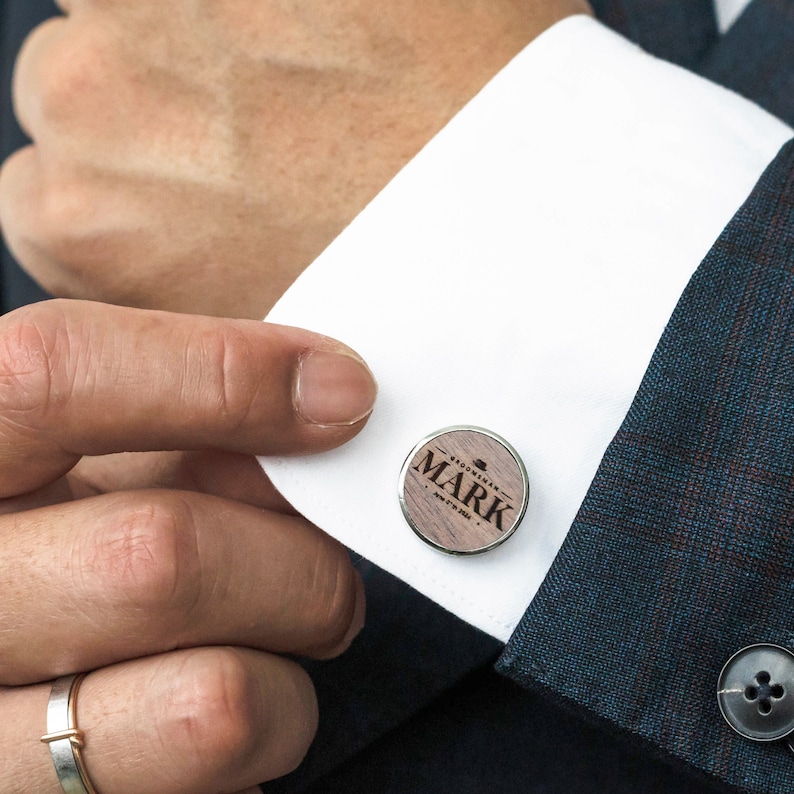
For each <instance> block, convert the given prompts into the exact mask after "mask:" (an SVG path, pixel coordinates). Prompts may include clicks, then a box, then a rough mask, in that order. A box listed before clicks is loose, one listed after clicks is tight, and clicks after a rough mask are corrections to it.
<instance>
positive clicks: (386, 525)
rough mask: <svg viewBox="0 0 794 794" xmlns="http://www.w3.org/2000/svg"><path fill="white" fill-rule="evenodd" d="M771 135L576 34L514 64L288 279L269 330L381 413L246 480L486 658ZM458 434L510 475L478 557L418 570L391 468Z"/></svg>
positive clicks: (443, 559)
mask: <svg viewBox="0 0 794 794" xmlns="http://www.w3.org/2000/svg"><path fill="white" fill-rule="evenodd" d="M791 134H792V132H791V130H790V129H789V128H788V127H786V126H785V125H784V124H782V123H781V122H779V121H777V120H775V119H774V118H772V117H771V116H769V115H768V114H766V113H765V112H764V111H762V110H760V109H758V108H757V107H755V106H754V105H752V104H750V103H748V102H746V101H745V100H743V99H741V98H739V97H737V96H736V95H734V94H732V93H730V92H728V91H726V90H724V89H721V88H719V87H716V86H714V85H712V84H710V83H708V82H706V81H704V80H701V79H699V78H697V77H695V76H693V75H691V74H689V73H688V72H685V71H683V70H681V69H678V68H676V67H673V66H670V65H668V64H665V63H662V62H661V61H658V60H656V59H653V58H651V57H650V56H648V55H646V54H645V53H643V52H642V51H640V50H639V49H637V48H636V47H634V46H633V45H631V44H629V43H627V42H626V41H624V40H623V39H621V38H620V37H618V36H616V35H615V34H614V33H612V32H610V31H609V30H607V29H606V28H605V27H603V26H602V25H601V24H599V23H598V22H596V21H594V20H593V19H591V18H589V17H584V16H579V17H572V18H569V19H567V20H564V21H563V22H561V23H559V24H557V25H555V26H554V27H553V28H552V29H550V30H549V31H547V32H546V33H544V34H543V35H542V36H540V37H539V38H538V39H536V40H535V41H534V42H533V43H531V44H530V45H529V46H528V47H527V48H526V49H525V50H524V51H523V52H522V53H520V54H519V55H518V56H517V57H516V58H515V59H514V60H513V61H512V62H511V63H510V64H509V65H508V66H507V67H506V68H505V69H503V70H502V71H501V72H500V73H499V74H498V75H497V76H496V77H495V78H494V79H493V80H492V81H491V82H490V83H489V84H488V85H487V86H486V87H485V89H484V90H483V91H482V92H481V93H480V94H479V95H478V96H477V97H475V98H474V99H473V100H472V101H471V102H470V103H469V105H467V106H466V107H465V108H464V109H463V110H462V111H461V112H460V113H459V114H458V115H457V116H456V117H455V118H454V119H453V120H452V121H451V122H450V124H449V125H448V126H447V127H446V128H445V129H444V130H442V132H441V133H440V134H439V135H438V136H436V138H434V139H433V140H432V141H431V142H430V143H429V144H428V145H427V146H426V147H425V149H424V150H423V151H422V152H420V153H419V155H418V156H417V157H416V158H415V159H414V160H413V161H412V162H411V163H409V164H408V166H406V168H405V169H404V170H403V171H402V172H401V173H400V174H399V175H398V176H397V177H396V178H395V179H394V180H393V181H392V182H391V183H390V184H389V185H388V186H387V187H386V188H385V190H384V191H383V192H382V193H381V194H380V195H379V196H378V197H377V198H376V199H375V200H374V201H373V202H372V203H371V204H370V205H369V206H368V207H367V208H366V209H365V210H364V212H362V213H361V215H360V216H359V217H358V218H357V219H356V220H355V221H354V222H353V223H352V224H351V226H350V227H349V228H348V229H347V230H346V231H345V232H344V233H343V234H342V235H341V236H340V237H339V238H338V239H337V240H336V241H335V242H334V243H333V244H332V245H331V246H330V247H329V248H328V249H327V250H326V251H325V252H324V253H323V254H322V256H320V257H319V258H318V260H317V261H316V262H315V263H314V264H313V265H312V266H311V267H310V268H309V269H308V270H307V271H306V272H305V273H304V274H303V275H302V276H301V277H300V278H299V279H298V281H297V282H296V283H295V285H294V286H293V287H292V288H291V289H290V290H289V291H288V292H287V294H286V295H285V296H284V298H283V299H282V300H281V301H280V303H279V304H278V305H277V306H276V308H275V309H274V310H273V312H272V313H271V315H270V316H269V318H268V319H269V320H271V321H274V322H279V323H284V324H289V325H298V326H303V327H306V328H310V329H312V330H316V331H320V332H322V333H325V334H328V335H330V336H334V337H337V338H339V339H341V340H343V341H344V342H346V343H347V344H349V345H351V346H352V347H353V348H355V349H356V350H357V351H358V352H359V353H361V354H362V355H363V356H364V358H365V359H366V360H367V361H368V363H369V365H370V366H371V368H372V370H373V372H374V373H375V375H376V377H377V379H378V381H379V385H380V394H379V398H378V402H377V405H376V408H375V411H374V414H373V416H372V418H371V420H370V422H369V424H368V425H367V427H366V428H365V429H364V431H363V432H362V433H361V434H360V435H359V436H358V437H357V438H356V439H354V440H353V441H352V442H351V443H350V444H348V445H346V446H345V447H344V448H342V449H339V450H335V451H333V452H330V453H327V454H323V455H318V456H314V457H308V458H289V459H267V460H265V461H263V463H264V465H265V468H266V470H267V472H268V474H269V475H270V477H271V478H272V480H273V482H274V483H275V485H276V486H277V487H278V488H279V489H280V490H281V491H282V492H283V493H284V495H285V496H286V497H287V498H288V499H289V500H290V501H291V502H292V503H293V504H294V505H295V506H296V507H297V508H298V509H299V510H300V511H301V512H303V513H304V514H305V515H306V516H307V517H308V518H309V519H310V520H312V521H313V522H315V523H316V524H317V525H318V526H320V527H322V528H323V529H325V530H326V531H328V532H330V533H331V534H332V535H334V536H335V537H337V538H338V539H340V540H341V541H342V542H343V543H345V544H347V545H348V546H350V547H351V548H352V549H354V550H355V551H356V552H358V553H360V554H362V555H363V556H364V557H366V558H368V559H370V560H372V561H373V562H375V563H376V564H378V565H380V566H381V567H383V568H386V569H387V570H389V571H391V572H392V573H394V574H395V575H397V576H399V577H400V578H402V579H403V580H405V581H406V582H408V583H409V584H411V585H412V586H414V587H416V588H417V589H418V590H420V591H422V592H423V593H425V594H426V595H428V596H429V597H430V598H433V599H434V600H436V601H437V602H438V603H439V604H441V605H443V606H444V607H446V608H447V609H449V610H451V611H453V612H455V613H456V614H458V615H459V616H460V617H462V618H463V619H465V620H467V621H469V622H470V623H472V624H473V625H475V626H477V627H479V628H480V629H482V630H484V631H486V632H488V633H490V634H491V635H493V636H494V637H497V638H499V639H502V640H506V639H507V638H508V637H509V635H510V634H511V632H512V631H513V629H514V628H515V626H516V624H517V623H518V621H519V620H520V618H521V616H522V614H523V612H524V610H525V609H526V607H527V605H528V604H529V602H530V601H531V599H532V598H533V597H534V595H535V593H536V591H537V589H538V587H539V586H540V584H541V582H542V581H543V578H544V576H545V575H546V572H547V571H548V568H549V566H550V565H551V563H552V561H553V560H554V557H555V555H556V554H557V552H558V551H559V549H560V546H561V545H562V543H563V541H564V539H565V536H566V534H567V532H568V529H569V527H570V526H571V523H572V521H573V519H574V517H575V515H576V512H577V510H578V508H579V506H580V504H581V502H582V500H583V498H584V496H585V493H586V492H587V489H588V487H589V485H590V482H591V481H592V478H593V476H594V474H595V472H596V469H597V467H598V465H599V462H600V461H601V458H602V456H603V454H604V451H605V450H606V447H607V445H608V444H609V442H610V440H611V439H612V437H613V436H614V434H615V432H616V431H617V429H618V427H619V426H620V423H621V422H622V420H623V418H624V416H625V414H626V412H627V410H628V408H629V405H630V403H631V400H632V398H633V396H634V394H635V392H636V390H637V388H638V386H639V383H640V381H641V379H642V376H643V373H644V372H645V369H646V367H647V364H648V362H649V360H650V358H651V355H652V353H653V351H654V348H655V346H656V344H657V341H658V339H659V337H660V335H661V333H662V331H663V330H664V327H665V325H666V323H667V321H668V319H669V317H670V315H671V313H672V311H673V309H674V308H675V305H676V302H677V301H678V299H679V297H680V294H681V292H682V290H683V289H684V287H685V286H686V284H687V281H688V280H689V278H690V277H691V275H692V274H693V273H694V271H695V269H696V268H697V266H698V264H699V263H700V262H701V260H702V259H703V257H704V256H705V255H706V253H707V252H708V250H709V249H710V247H711V246H712V244H713V242H714V241H715V240H716V238H717V237H718V236H719V234H720V232H721V231H722V229H723V228H724V227H725V225H726V224H727V223H728V221H729V220H730V218H731V217H732V215H733V214H734V213H735V212H736V210H737V209H738V208H739V207H740V205H741V204H742V202H743V201H744V199H745V198H746V197H747V195H748V194H749V192H750V191H751V189H752V187H753V186H754V184H755V183H756V181H757V180H758V178H759V176H760V175H761V173H762V171H763V169H764V168H765V167H766V165H767V164H768V163H769V162H770V161H771V159H772V158H773V157H774V155H775V154H776V152H777V151H778V149H779V147H780V146H781V145H782V144H783V143H784V142H785V141H786V140H787V139H788V138H789V137H790V136H791ZM456 424H471V425H477V426H480V427H485V428H487V429H489V430H492V431H494V432H495V433H498V434H499V435H501V436H502V437H504V438H505V439H507V440H508V441H509V442H510V443H511V444H512V445H513V446H514V447H515V448H516V449H517V450H518V452H519V453H520V455H521V457H522V458H523V460H524V462H525V464H526V467H527V470H528V473H529V478H530V483H531V497H530V503H529V508H528V511H527V514H526V517H525V518H524V521H523V523H522V525H521V526H520V527H519V529H518V531H517V532H516V533H515V535H514V536H513V537H511V538H510V539H509V540H508V541H507V542H506V543H505V544H504V545H502V546H500V547H499V548H498V549H496V550H494V551H491V552H488V553H486V554H483V555H480V556H476V557H467V558H460V557H450V556H446V555H444V554H442V553H440V552H438V551H436V550H434V549H432V548H430V547H429V546H426V545H425V544H424V543H423V542H422V541H421V540H420V539H419V538H418V537H417V536H416V535H415V534H414V532H413V531H412V530H411V529H410V527H409V526H408V524H407V523H406V521H405V519H404V517H403V515H402V512H401V510H400V506H399V503H398V498H397V482H398V477H399V473H400V469H401V466H402V464H403V461H404V459H405V457H406V456H407V455H408V453H409V452H410V450H411V449H412V447H413V446H414V445H415V444H416V443H417V442H418V441H419V440H420V439H422V438H423V437H425V436H426V435H428V434H429V433H431V432H433V431H435V430H438V429H440V428H443V427H446V426H449V425H456Z"/></svg>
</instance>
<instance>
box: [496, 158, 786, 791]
mask: <svg viewBox="0 0 794 794" xmlns="http://www.w3.org/2000/svg"><path fill="white" fill-rule="evenodd" d="M793 272H794V144H788V145H786V146H785V147H784V149H783V150H782V151H781V152H780V154H779V156H778V157H777V159H776V160H775V161H774V162H773V163H772V165H771V166H770V167H769V168H768V169H767V171H766V173H765V174H764V175H763V177H762V179H761V181H760V182H759V183H758V185H757V187H756V188H755V190H754V191H753V193H752V195H751V196H750V197H749V199H748V200H747V202H746V203H745V205H744V206H743V207H742V209H741V210H740V211H739V213H738V214H737V215H736V216H735V218H734V219H733V220H732V221H731V223H730V225H729V226H728V227H727V228H726V229H725V231H724V232H723V234H722V235H721V236H720V238H719V240H718V241H717V242H716V244H715V246H714V248H713V249H712V250H711V251H710V253H709V254H708V256H707V257H706V259H705V260H704V262H703V263H702V265H701V266H700V268H699V270H698V271H697V273H696V275H695V277H694V278H693V280H692V281H691V283H690V285H689V286H688V288H687V289H686V291H685V293H684V294H683V296H682V298H681V301H680V303H679V305H678V307H677V308H676V310H675V313H674V315H673V317H672V318H671V321H670V324H669V326H668V328H667V330H666V331H665V333H664V335H663V337H662V339H661V341H660V343H659V346H658V348H657V350H656V352H655V355H654V357H653V360H652V362H651V365H650V367H649V369H648V371H647V373H646V375H645V378H644V380H643V382H642V385H641V387H640V389H639V391H638V393H637V395H636V398H635V400H634V402H633V404H632V406H631V409H630V411H629V414H628V416H627V417H626V420H625V422H624V423H623V425H622V427H621V429H620V431H619V432H618V434H617V436H616V437H615V439H614V441H613V442H612V444H611V445H610V447H609V449H608V451H607V454H606V456H605V457H604V459H603V462H602V464H601V466H600V468H599V470H598V473H597V475H596V478H595V480H594V482H593V484H592V487H591V489H590V491H589V493H588V495H587V497H586V499H585V501H584V503H583V505H582V507H581V510H580V511H579V514H578V516H577V518H576V521H575V522H574V525H573V527H572V528H571V531H570V533H569V535H568V537H567V539H566V542H565V544H564V546H563V548H562V551H561V552H560V554H559V555H558V556H557V558H556V560H555V562H554V564H553V566H552V568H551V570H550V572H549V574H548V576H547V577H546V580H545V582H544V585H543V587H542V588H541V591H540V592H539V593H538V595H537V596H536V598H535V599H534V600H533V602H532V604H531V605H530V607H529V609H528V611H527V612H526V614H525V616H524V618H523V620H522V622H521V624H520V626H519V628H518V630H517V631H516V632H515V634H514V636H513V637H512V639H511V641H510V642H509V644H508V646H507V648H506V650H505V652H504V654H503V655H502V657H501V659H500V661H499V668H500V669H501V671H502V672H504V673H505V674H507V675H509V676H510V677H511V678H513V679H515V680H516V681H518V682H520V683H521V684H523V685H524V686H527V687H530V688H534V689H540V690H545V691H547V692H553V695H554V697H555V698H556V699H558V700H559V701H560V702H561V703H564V704H567V705H571V706H573V707H574V708H576V709H579V710H584V712H586V713H587V714H588V715H589V716H591V717H592V718H595V719H597V720H598V721H599V722H601V723H602V724H604V725H605V726H608V727H612V728H619V729H621V730H624V731H628V732H629V733H630V734H631V735H633V736H634V737H635V738H636V739H637V740H638V741H641V742H644V743H646V744H648V746H653V747H655V748H658V749H660V750H661V752H662V753H664V754H668V755H669V756H671V757H674V758H678V759H681V760H683V761H685V762H687V763H689V764H692V765H694V766H695V767H697V768H698V769H700V770H702V771H703V772H704V773H706V774H707V775H709V776H713V777H716V778H719V779H721V780H723V781H725V782H728V783H730V784H733V785H736V786H739V787H741V788H743V789H745V790H748V791H754V792H759V793H760V792H769V791H781V792H783V791H791V790H793V789H794V763H792V759H791V757H790V753H789V751H788V749H786V747H785V746H783V745H779V744H777V745H766V744H755V743H752V742H748V741H747V740H745V739H742V738H741V737H740V736H738V735H737V734H734V733H733V732H732V731H731V730H730V728H729V727H728V726H727V725H726V724H725V723H724V722H723V721H722V719H721V718H720V715H719V711H718V708H717V703H716V696H715V693H716V685H717V678H718V675H719V672H720V669H721V667H722V665H723V664H724V662H725V661H727V659H728V658H729V657H730V656H731V655H732V654H733V653H734V652H736V651H737V650H739V649H740V648H742V647H743V646H747V645H751V644H754V643H759V642H768V643H773V644H777V645H781V646H787V647H789V648H791V647H794V599H792V598H791V582H792V579H793V578H794V542H792V526H794V446H793V445H792V427H794V346H792V341H793V340H794V277H793V276H792V273H793Z"/></svg>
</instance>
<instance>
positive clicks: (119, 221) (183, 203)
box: [0, 0, 589, 319]
mask: <svg viewBox="0 0 794 794" xmlns="http://www.w3.org/2000/svg"><path fill="white" fill-rule="evenodd" d="M62 5H63V6H64V7H65V10H66V11H68V12H69V15H68V17H66V18H60V19H55V20H53V21H51V22H48V23H46V24H45V25H43V26H42V27H41V28H39V29H38V30H37V31H36V32H35V33H34V34H33V35H32V36H31V37H30V39H29V40H28V42H27V44H26V46H25V48H24V50H23V52H22V55H21V58H20V60H19V63H18V68H17V71H16V80H15V99H16V107H17V114H18V117H19V119H20V122H21V123H22V125H23V127H24V128H25V129H26V130H27V132H28V133H29V134H30V136H31V137H32V138H33V140H34V141H35V144H34V146H33V147H31V148H27V149H23V150H22V151H20V152H19V153H18V154H16V155H15V156H14V157H12V158H11V159H10V160H9V161H8V162H7V163H6V165H5V167H4V169H3V171H2V176H1V177H0V219H2V225H3V229H4V232H5V234H6V237H7V239H8V242H9V244H10V246H11V248H12V250H13V251H14V253H15V254H16V256H17V258H18V259H19V261H21V262H22V263H23V264H24V266H25V267H26V268H27V269H28V270H29V271H30V272H31V273H32V274H33V275H34V276H35V277H36V278H37V279H38V280H39V281H40V282H41V283H42V284H43V285H44V286H45V287H47V288H48V289H49V290H50V291H51V292H52V293H53V294H56V295H61V296H67V297H81V298H94V299H100V300H105V301H109V302H113V303H118V304H126V305H132V306H140V307H146V308H160V309H169V310H175V311H189V312H196V313H205V314H215V315H221V316H234V317H250V318H255V319H259V318H261V317H263V316H265V314H266V313H267V311H268V310H269V309H270V307H271V306H272V305H273V303H274V302H275V301H276V300H277V299H278V298H279V297H280V295H281V294H282V293H283V292H284V290H285V289H286V288H287V287H288V286H289V285H290V284H291V283H292V281H293V280H294V279H295V277H296V276H297V275H298V274H299V273H300V272H301V271H302V270H304V269H305V268H306V266H307V265H308V264H310V262H311V261H312V260H313V259H314V258H315V257H316V256H317V255H318V254H319V253H320V252H321V251H322V250H323V249H324V248H325V247H326V246H327V245H328V243H330V242H331V241H332V240H333V238H334V237H336V235H338V234H339V232H341V231H342V229H344V228H345V226H347V224H348V223H350V221H351V220H352V219H353V218H354V217H355V215H356V214H357V213H358V212H359V211H360V210H361V209H362V208H363V207H364V206H365V205H366V204H367V202H369V201H370V200H371V199H372V198H373V197H374V196H375V195H376V194H377V192H378V191H379V190H380V189H381V188H382V187H383V186H384V185H385V184H386V183H387V182H388V181H389V179H391V177H392V176H394V174H395V173H396V172H397V171H398V170H399V169H400V168H401V167H402V166H403V165H404V164H405V163H406V162H407V161H408V160H409V159H410V158H411V157H412V156H413V155H414V154H416V152H417V151H418V150H419V149H420V148H421V147H422V146H423V145H424V144H425V143H426V142H427V141H428V140H429V139H430V138H431V137H432V136H433V135H434V134H435V133H436V132H437V131H438V130H439V129H441V127H443V126H444V124H446V122H447V121H448V120H449V119H450V118H451V117H452V116H453V115H454V114H455V113H456V112H457V111H458V110H459V109H460V108H461V107H462V106H463V105H464V104H465V103H466V102H467V101H468V100H469V99H470V98H471V97H472V96H473V95H474V94H475V93H476V92H477V91H478V90H479V89H480V88H481V87H482V86H483V85H484V84H485V83H486V82H487V81H488V80H489V79H490V78H491V77H492V76H493V75H494V74H495V73H496V72H497V71H498V70H499V69H500V68H501V67H502V66H504V65H505V64H506V63H507V62H508V61H509V60H510V59H511V58H512V57H513V56H514V55H515V54H516V53H517V52H518V51H519V50H521V49H522V48H523V47H524V46H525V45H526V44H527V43H528V42H529V41H531V40H532V39H533V38H535V37H536V36H537V35H538V34H539V33H541V32H542V31H543V30H545V29H546V28H547V27H549V26H550V25H551V24H553V23H554V22H556V21H558V20H559V19H561V18H563V17H565V16H568V15H570V14H573V13H587V12H588V11H589V7H588V5H587V3H586V2H583V0H390V2H388V3H373V2H370V1H369V0H323V2H320V1H319V0H265V1H264V2H263V0H180V2H176V3H169V4H167V6H166V5H164V4H163V3H161V2H157V0H139V1H138V2H134V3H129V2H118V1H117V0H70V2H68V3H62Z"/></svg>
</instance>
